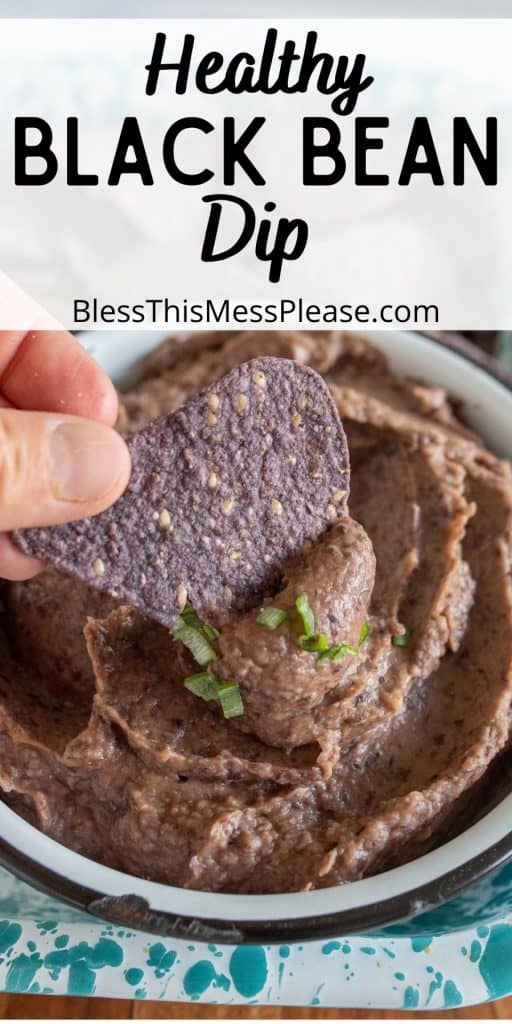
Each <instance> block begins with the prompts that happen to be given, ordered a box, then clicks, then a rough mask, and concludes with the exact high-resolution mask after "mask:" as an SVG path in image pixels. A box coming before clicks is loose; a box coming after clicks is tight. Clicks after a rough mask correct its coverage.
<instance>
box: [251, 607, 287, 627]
mask: <svg viewBox="0 0 512 1024" xmlns="http://www.w3.org/2000/svg"><path fill="white" fill-rule="evenodd" d="M285 619H286V612H284V611H283V609H282V608H270V607H267V608H262V609H261V611H260V612H259V614H258V615H257V617H256V622H257V624H258V626H263V627H264V628H265V629H277V627H278V626H282V624H283V622H284V621H285Z"/></svg>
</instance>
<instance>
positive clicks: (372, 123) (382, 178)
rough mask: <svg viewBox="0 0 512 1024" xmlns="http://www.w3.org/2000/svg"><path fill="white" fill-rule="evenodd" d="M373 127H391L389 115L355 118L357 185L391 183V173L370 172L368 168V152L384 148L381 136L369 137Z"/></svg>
mask: <svg viewBox="0 0 512 1024" xmlns="http://www.w3.org/2000/svg"><path fill="white" fill-rule="evenodd" d="M371 128H389V117H356V119H355V136H354V149H355V183H356V185H389V175H387V174H368V171H367V170H366V154H367V153H368V151H369V150H371V149H383V147H384V141H383V139H381V138H378V139H369V138H368V136H367V134H366V133H367V131H368V130H369V129H371Z"/></svg>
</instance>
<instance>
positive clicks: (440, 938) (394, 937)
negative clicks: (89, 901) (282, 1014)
mask: <svg viewBox="0 0 512 1024" xmlns="http://www.w3.org/2000/svg"><path fill="white" fill-rule="evenodd" d="M503 874H504V873H503V872H502V873H501V875H503ZM490 884H491V887H493V889H494V893H495V900H496V901H497V902H496V906H495V908H494V909H495V911H496V909H497V907H498V906H499V901H500V900H501V901H502V904H504V905H506V901H507V899H510V886H511V884H512V872H511V870H510V869H505V875H504V877H501V876H496V877H495V878H494V880H492V881H491V883H490ZM447 907H448V905H447ZM460 909H461V908H457V907H453V906H452V908H451V911H450V915H449V916H451V914H452V913H453V918H452V920H453V923H455V921H456V920H458V913H459V910H460ZM443 912H444V913H445V916H446V910H445V908H440V910H439V911H435V912H434V913H433V914H432V915H431V920H430V924H431V926H432V928H431V931H430V932H429V933H427V932H426V931H423V932H421V933H418V934H413V935H407V936H405V935H400V934H397V932H399V931H400V928H399V927H395V929H389V930H385V931H384V932H382V933H381V934H380V935H378V936H355V937H354V936H351V937H350V938H344V937H342V936H340V938H338V939H331V940H329V941H328V942H327V941H326V942H309V943H303V944H298V945H290V946H219V945H213V944H211V945H206V944H203V943H198V942H194V941H190V942H186V941H180V940H175V939H163V940H161V939H158V938H156V937H155V936H151V935H146V934H144V933H143V932H135V931H130V930H126V929H123V928H117V927H115V926H113V925H107V924H105V923H104V922H101V921H96V920H94V919H93V918H91V917H89V916H88V915H86V914H82V913H79V912H78V911H75V910H73V909H71V908H70V907H68V906H66V905H64V904H61V903H57V902H56V901H55V900H51V899H49V898H48V897H47V896H43V895H42V894H41V893H38V892H36V890H35V889H32V888H30V887H29V886H28V885H25V884H24V883H23V882H20V881H18V879H15V878H14V877H13V876H12V875H9V874H8V873H7V872H6V871H3V870H0V918H1V920H0V988H1V989H3V990H5V991H8V992H34V993H35V992H39V993H47V994H50V993H51V994H61V995H64V994H68V995H81V996H89V995H96V996H117V997H120V998H124V999H131V998H136V999H167V1000H186V1001H190V1000H192V1001H198V1002H205V1003H227V1004H229V1003H235V1004H242V1005H243V1004H246V1005H251V1004H254V1003H267V1004H277V1005H279V1004H281V1005H283V1006H287V1005H295V1006H345V1007H351V1006H353V1007H368V1008H369V1007H378V1008H389V1009H404V1008H405V1009H418V1010H424V1009H428V1010H432V1011H434V1010H439V1009H445V1008H449V1007H456V1006H464V1005H470V1004H472V1003H479V1002H483V1001H484V1000H487V999H497V998H499V997H501V996H504V995H508V994H509V993H510V992H511V991H512V915H510V917H508V918H502V919H500V920H497V921H495V922H494V923H493V924H491V925H490V926H489V925H480V926H477V927H475V926H473V927H469V928H463V929H462V930H460V931H454V932H447V933H445V934H436V933H435V931H434V930H433V926H435V925H436V921H435V915H436V914H440V913H443ZM509 922H510V923H509ZM440 923H441V922H440ZM412 924H413V923H412V922H411V923H410V924H409V925H408V927H410V928H412ZM419 924H420V922H419V921H418V927H419ZM423 924H426V922H423ZM442 924H443V925H444V927H446V924H447V922H446V920H445V921H444V922H442ZM393 932H394V933H393Z"/></svg>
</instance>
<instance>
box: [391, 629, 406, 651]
mask: <svg viewBox="0 0 512 1024" xmlns="http://www.w3.org/2000/svg"><path fill="white" fill-rule="evenodd" d="M410 639H411V631H410V629H406V630H405V632H404V633H399V634H398V636H392V637H391V643H392V644H393V646H394V647H407V644H408V643H409V640H410Z"/></svg>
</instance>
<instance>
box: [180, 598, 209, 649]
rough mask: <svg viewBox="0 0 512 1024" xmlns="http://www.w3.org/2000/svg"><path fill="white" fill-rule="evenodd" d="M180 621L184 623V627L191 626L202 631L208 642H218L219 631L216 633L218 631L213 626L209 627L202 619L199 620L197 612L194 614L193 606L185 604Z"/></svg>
mask: <svg viewBox="0 0 512 1024" xmlns="http://www.w3.org/2000/svg"><path fill="white" fill-rule="evenodd" d="M180 619H181V621H182V622H184V623H185V625H187V626H193V627H194V629H200V630H202V631H203V633H204V634H205V636H206V637H207V638H208V640H218V639H219V631H218V629H215V627H214V626H210V625H209V623H208V622H205V621H204V619H201V618H200V617H199V615H198V614H197V612H196V610H195V608H194V606H193V605H191V604H186V605H185V607H184V609H183V611H182V613H181V615H180Z"/></svg>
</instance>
